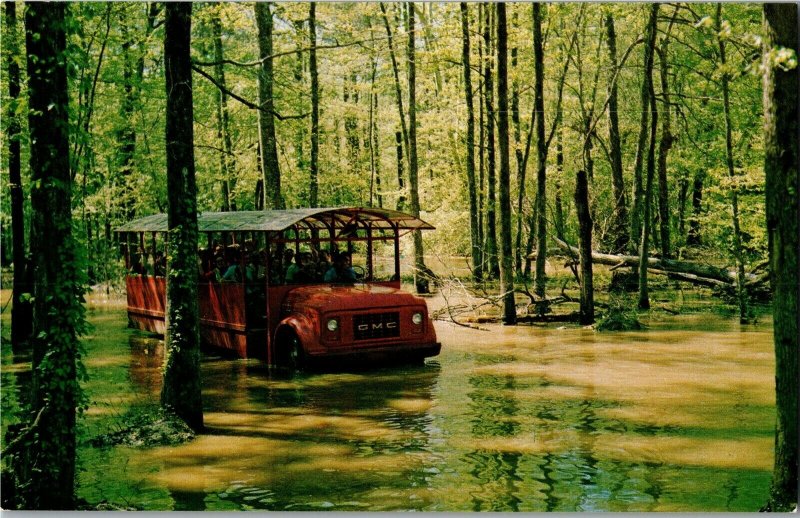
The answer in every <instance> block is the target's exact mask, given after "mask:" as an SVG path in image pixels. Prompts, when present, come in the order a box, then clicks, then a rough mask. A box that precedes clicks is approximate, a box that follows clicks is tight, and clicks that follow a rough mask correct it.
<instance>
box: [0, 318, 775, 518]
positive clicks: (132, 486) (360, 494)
mask: <svg viewBox="0 0 800 518" xmlns="http://www.w3.org/2000/svg"><path fill="white" fill-rule="evenodd" d="M3 319H4V321H3V324H4V325H7V324H8V320H7V315H5V314H4V315H3ZM89 320H90V322H91V323H92V324H93V330H92V332H91V335H90V336H88V337H86V339H85V344H86V349H87V355H86V360H85V363H86V367H87V370H88V372H89V376H90V379H89V381H88V382H87V383H86V390H87V393H88V396H89V399H90V401H91V406H90V408H89V410H88V412H87V413H86V415H85V417H84V418H83V419H82V420H81V423H82V425H81V427H82V429H81V438H80V439H81V446H80V447H79V451H78V462H79V470H80V472H79V481H78V484H79V487H78V494H79V497H81V498H83V499H85V500H86V501H88V502H89V503H90V504H93V505H96V504H99V503H101V502H108V503H111V504H114V505H118V506H129V507H133V508H137V509H146V510H248V509H263V510H305V511H308V510H312V511H317V510H333V511H358V510H367V511H390V510H391V511H399V510H418V511H756V510H758V508H759V507H760V506H761V505H763V504H764V502H765V501H766V499H767V494H768V488H769V480H770V472H771V468H772V458H773V425H774V393H773V391H774V388H773V379H774V359H773V352H772V326H771V321H769V320H765V321H763V322H762V323H759V324H757V325H755V326H744V327H743V326H740V325H739V324H738V322H737V321H736V319H735V318H732V317H731V318H728V317H722V316H718V315H714V314H709V313H702V314H694V315H681V316H675V317H669V318H664V319H661V320H660V321H655V320H651V321H650V322H647V323H648V325H649V328H648V329H647V330H645V331H637V332H627V333H611V332H604V333H599V332H595V331H592V330H589V329H581V328H578V327H574V326H570V327H567V328H561V329H558V328H556V326H547V327H542V326H519V327H516V328H513V327H502V326H499V325H497V326H494V325H487V326H484V327H485V330H473V329H466V328H463V327H459V326H456V325H454V324H448V323H441V322H437V323H436V328H437V332H438V334H439V339H440V341H441V342H442V353H441V355H440V356H438V357H435V358H430V359H428V360H427V362H426V364H425V365H424V366H406V367H400V368H380V369H374V370H368V371H361V372H351V373H317V374H305V373H303V374H297V375H287V374H283V375H281V374H279V373H275V372H270V370H269V369H267V368H266V366H265V365H264V364H263V363H262V362H260V361H255V360H231V359H223V358H220V357H217V356H211V355H206V356H204V359H203V364H202V376H203V386H204V390H203V403H204V407H205V423H206V426H207V433H206V434H203V435H201V436H199V437H198V438H197V439H195V440H194V441H192V442H189V443H186V444H183V445H180V446H176V447H175V446H173V447H151V448H135V447H127V446H115V447H107V448H97V447H92V446H90V445H89V439H91V438H92V437H95V436H97V435H98V434H101V433H108V432H113V431H115V430H117V429H119V428H121V427H123V426H124V425H125V422H124V421H125V418H124V416H125V415H126V414H127V413H128V412H130V411H131V410H134V411H135V410H136V409H137V408H144V407H146V406H147V405H152V404H156V403H157V402H158V398H159V391H160V385H161V374H160V366H161V364H162V361H163V344H162V343H161V342H160V341H159V340H157V339H154V338H152V337H149V336H147V335H144V334H141V333H139V332H135V331H131V330H128V329H126V328H125V325H126V316H125V312H124V309H123V308H121V307H119V306H117V307H105V308H104V307H102V305H98V304H94V305H91V306H90V310H89ZM4 334H5V333H4ZM28 371H29V364H27V363H25V362H22V363H19V362H15V359H14V358H13V355H12V354H11V352H10V348H9V347H8V345H7V344H5V343H4V344H3V363H2V396H3V397H2V403H3V408H2V410H3V416H4V419H3V421H4V422H3V428H4V429H5V427H6V426H7V425H8V422H9V420H12V421H13V413H14V410H15V409H16V407H17V402H16V399H17V396H18V389H17V387H19V386H20V384H21V383H23V382H24V379H25V377H26V375H27V373H28Z"/></svg>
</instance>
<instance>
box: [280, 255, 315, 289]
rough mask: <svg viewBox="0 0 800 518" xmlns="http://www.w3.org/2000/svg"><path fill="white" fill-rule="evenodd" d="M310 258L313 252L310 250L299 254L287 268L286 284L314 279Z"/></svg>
mask: <svg viewBox="0 0 800 518" xmlns="http://www.w3.org/2000/svg"><path fill="white" fill-rule="evenodd" d="M310 259H311V254H310V253H308V252H300V253H298V254H297V257H295V262H293V263H292V264H290V265H289V268H287V269H286V279H285V281H286V284H301V283H305V282H311V281H312V280H313V276H312V275H311V274H310V272H309V264H310V262H311V261H310Z"/></svg>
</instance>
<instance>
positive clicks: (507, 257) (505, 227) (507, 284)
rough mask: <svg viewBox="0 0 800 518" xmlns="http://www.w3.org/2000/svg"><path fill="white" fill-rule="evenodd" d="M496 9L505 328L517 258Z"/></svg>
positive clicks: (504, 41) (502, 7)
mask: <svg viewBox="0 0 800 518" xmlns="http://www.w3.org/2000/svg"><path fill="white" fill-rule="evenodd" d="M496 6H497V104H498V106H497V107H498V109H499V111H500V113H498V119H497V140H498V144H499V148H500V178H499V180H500V181H499V186H500V244H501V246H500V292H501V293H503V324H505V325H515V324H516V323H517V309H516V304H515V303H514V256H513V249H512V247H511V232H512V229H511V192H510V188H511V157H510V154H511V150H510V146H509V135H508V26H507V21H506V4H504V3H502V2H500V3H497V4H496Z"/></svg>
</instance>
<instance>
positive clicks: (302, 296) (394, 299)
mask: <svg viewBox="0 0 800 518" xmlns="http://www.w3.org/2000/svg"><path fill="white" fill-rule="evenodd" d="M432 228H433V227H432V226H430V225H429V224H427V223H425V222H424V221H422V220H420V219H419V218H416V217H414V216H411V215H409V214H405V213H402V212H398V211H392V210H386V209H374V208H358V207H345V208H325V209H293V210H271V211H241V212H206V213H201V214H199V215H198V229H199V231H200V235H201V243H198V246H199V247H200V248H201V253H200V257H201V264H200V265H199V267H198V276H199V277H200V278H201V280H200V282H199V290H198V291H199V310H200V319H201V320H200V321H201V335H202V338H203V340H204V341H205V342H207V343H208V344H210V345H213V346H215V347H220V348H223V349H227V350H229V351H232V352H233V353H234V354H236V355H237V356H239V357H242V358H261V359H264V360H267V361H268V362H269V363H283V364H288V365H290V366H292V365H295V366H296V365H297V364H300V363H312V362H313V361H322V360H325V359H333V358H347V357H358V358H367V359H369V358H378V357H380V358H383V357H392V356H406V357H410V358H413V359H421V358H424V357H427V356H433V355H436V354H438V352H439V349H440V344H439V343H438V342H437V341H436V335H435V331H434V329H433V325H432V323H431V322H430V317H429V315H428V311H427V307H426V305H425V302H424V300H423V299H421V298H419V297H416V296H414V295H411V294H409V293H406V292H404V291H402V290H401V289H400V251H399V246H400V245H399V243H400V237H401V236H402V235H403V234H404V233H407V232H410V231H412V230H426V229H432ZM167 230H168V224H167V217H166V215H164V214H157V215H154V216H147V217H144V218H140V219H137V220H135V221H131V222H129V223H127V224H125V225H123V226H121V227H119V228H118V229H117V232H119V233H120V235H121V240H120V241H121V247H122V252H123V254H124V256H125V263H126V267H127V268H128V272H129V273H128V275H127V276H126V289H127V300H128V318H129V324H130V325H131V327H134V328H138V329H142V330H145V331H149V332H153V333H157V334H164V333H165V330H166V326H165V314H166V279H165V274H166V265H165V262H166V260H165V253H164V248H165V246H164V245H165V239H166V236H167ZM287 249H291V250H293V251H294V253H295V254H300V253H303V254H306V255H308V256H323V255H324V252H328V253H331V254H339V253H345V252H347V253H348V254H351V256H352V257H353V268H354V269H356V270H358V272H359V274H360V278H359V279H357V281H356V282H352V283H337V282H326V281H325V280H324V278H322V276H321V275H319V276H318V277H316V278H314V277H313V276H312V275H310V274H309V275H308V276H306V277H305V278H304V279H303V280H302V282H299V283H290V282H287V281H286V271H287V267H288V265H287V264H286V258H287V252H286V250H287ZM220 250H221V251H222V252H221V253H223V254H226V253H229V252H230V251H234V252H236V253H235V254H233V255H235V257H236V258H237V259H236V260H238V261H239V268H240V269H239V271H240V272H242V275H241V276H240V278H239V279H235V278H234V279H231V280H230V281H228V280H220V279H216V280H211V281H209V280H206V272H207V271H209V269H210V268H211V267H212V265H211V263H212V262H213V261H214V260H215V256H214V254H215V252H220ZM317 273H318V274H320V273H321V272H317ZM332 328H335V329H332Z"/></svg>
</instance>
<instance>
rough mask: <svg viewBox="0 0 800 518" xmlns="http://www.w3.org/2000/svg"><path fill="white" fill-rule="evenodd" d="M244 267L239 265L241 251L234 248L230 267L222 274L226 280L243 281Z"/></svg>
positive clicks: (229, 261) (229, 263)
mask: <svg viewBox="0 0 800 518" xmlns="http://www.w3.org/2000/svg"><path fill="white" fill-rule="evenodd" d="M242 279H243V276H242V268H241V266H240V265H239V251H238V250H232V251H231V253H230V258H229V260H228V269H227V270H225V273H224V274H223V275H222V280H223V281H224V282H242Z"/></svg>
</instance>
